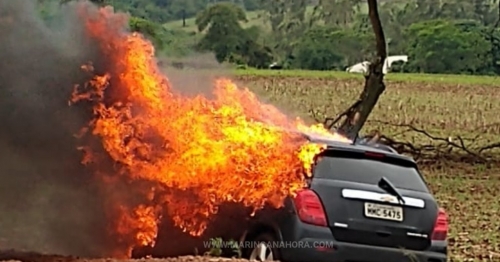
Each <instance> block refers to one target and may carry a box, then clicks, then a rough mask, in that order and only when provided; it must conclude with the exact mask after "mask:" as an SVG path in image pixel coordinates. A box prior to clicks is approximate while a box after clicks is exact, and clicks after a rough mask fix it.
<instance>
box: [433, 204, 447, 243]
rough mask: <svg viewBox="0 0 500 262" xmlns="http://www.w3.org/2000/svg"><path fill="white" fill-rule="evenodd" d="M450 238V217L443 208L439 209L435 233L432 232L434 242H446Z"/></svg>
mask: <svg viewBox="0 0 500 262" xmlns="http://www.w3.org/2000/svg"><path fill="white" fill-rule="evenodd" d="M447 236H448V215H447V214H446V211H445V210H444V209H442V208H440V209H439V212H438V216H437V219H436V224H435V225H434V231H433V232H432V240H446V237H447Z"/></svg>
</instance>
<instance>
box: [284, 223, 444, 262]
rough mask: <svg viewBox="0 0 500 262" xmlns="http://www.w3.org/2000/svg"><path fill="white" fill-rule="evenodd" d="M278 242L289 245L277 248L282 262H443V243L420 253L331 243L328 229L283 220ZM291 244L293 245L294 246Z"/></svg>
mask: <svg viewBox="0 0 500 262" xmlns="http://www.w3.org/2000/svg"><path fill="white" fill-rule="evenodd" d="M281 233H282V235H281V239H282V240H283V241H284V243H291V244H290V245H288V246H287V245H284V246H283V247H282V248H280V253H281V257H282V259H281V260H282V261H286V262H311V261H314V262H323V261H324V262H327V261H328V262H446V261H447V254H448V250H447V246H448V243H447V242H446V241H433V242H432V245H431V247H430V248H428V249H427V250H424V251H413V250H404V249H400V248H390V247H380V246H371V245H362V244H354V243H349V242H340V241H337V240H335V238H334V237H333V234H332V232H331V230H330V229H329V228H325V227H318V226H313V225H309V224H304V223H302V222H300V221H298V219H297V218H291V219H290V220H287V223H285V225H284V227H282V228H281ZM294 243H295V244H294Z"/></svg>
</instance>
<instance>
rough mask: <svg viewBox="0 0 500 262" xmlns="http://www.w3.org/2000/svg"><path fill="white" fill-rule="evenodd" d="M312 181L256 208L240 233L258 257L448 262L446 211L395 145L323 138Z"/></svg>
mask: <svg viewBox="0 0 500 262" xmlns="http://www.w3.org/2000/svg"><path fill="white" fill-rule="evenodd" d="M311 142H321V143H326V144H327V145H328V148H327V149H326V150H325V151H324V152H323V153H322V154H320V155H318V156H317V159H316V163H315V165H314V168H313V177H312V178H311V179H310V180H309V181H308V186H307V187H306V188H304V189H302V190H301V191H299V192H298V193H297V195H296V197H294V198H289V199H287V200H286V202H285V207H284V208H282V209H280V210H275V211H274V212H259V213H258V214H257V215H256V216H255V218H254V219H253V220H252V224H251V226H250V227H249V229H248V230H247V231H246V233H245V234H244V235H243V236H242V238H241V244H242V247H243V251H244V255H245V256H246V257H247V258H249V259H254V260H257V261H267V260H281V261H287V262H296V261H297V262H298V261H302V262H321V261H325V262H326V261H329V262H331V261H334V262H404V261H409V262H410V261H418V262H445V261H446V259H447V244H448V243H447V233H448V217H447V214H446V212H445V211H444V209H442V208H440V207H439V206H438V204H437V202H436V200H435V199H434V197H433V196H432V194H431V193H430V191H429V189H428V187H427V186H426V184H425V182H424V179H423V178H422V175H421V174H420V173H419V170H418V167H417V165H416V163H415V162H414V161H413V160H412V159H411V158H408V157H406V156H403V155H400V154H398V153H397V152H395V151H394V150H393V149H392V148H389V147H384V146H378V147H374V146H368V145H361V144H359V143H357V144H352V145H351V144H346V143H340V142H334V141H326V140H314V139H311Z"/></svg>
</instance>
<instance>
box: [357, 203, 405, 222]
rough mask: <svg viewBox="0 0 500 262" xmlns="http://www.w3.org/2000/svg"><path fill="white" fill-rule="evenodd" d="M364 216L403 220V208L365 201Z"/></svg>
mask: <svg viewBox="0 0 500 262" xmlns="http://www.w3.org/2000/svg"><path fill="white" fill-rule="evenodd" d="M365 216H366V217H371V218H378V219H385V220H393V221H403V208H402V207H396V206H388V205H379V204H374V203H365Z"/></svg>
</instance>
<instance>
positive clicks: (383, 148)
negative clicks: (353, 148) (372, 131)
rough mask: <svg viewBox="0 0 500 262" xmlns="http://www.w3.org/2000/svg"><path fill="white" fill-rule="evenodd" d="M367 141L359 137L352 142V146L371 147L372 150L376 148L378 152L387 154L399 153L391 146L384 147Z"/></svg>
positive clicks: (367, 139)
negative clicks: (382, 151)
mask: <svg viewBox="0 0 500 262" xmlns="http://www.w3.org/2000/svg"><path fill="white" fill-rule="evenodd" d="M368 141H369V138H366V137H359V138H358V139H357V140H356V141H355V142H354V144H358V145H363V146H368V147H373V148H377V149H379V150H384V151H387V152H391V153H395V154H399V152H398V151H397V150H396V149H394V148H392V147H391V146H388V145H385V144H381V143H368Z"/></svg>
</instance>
